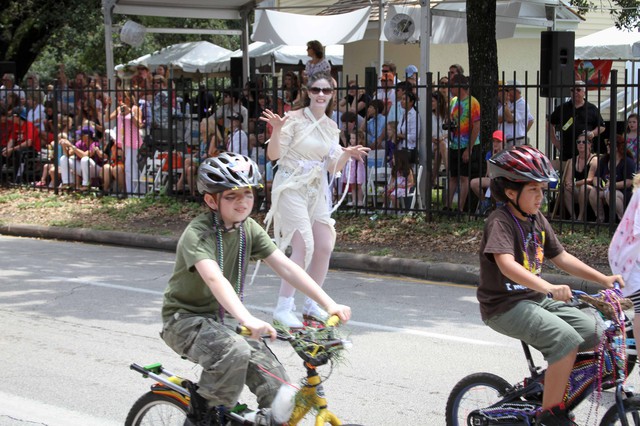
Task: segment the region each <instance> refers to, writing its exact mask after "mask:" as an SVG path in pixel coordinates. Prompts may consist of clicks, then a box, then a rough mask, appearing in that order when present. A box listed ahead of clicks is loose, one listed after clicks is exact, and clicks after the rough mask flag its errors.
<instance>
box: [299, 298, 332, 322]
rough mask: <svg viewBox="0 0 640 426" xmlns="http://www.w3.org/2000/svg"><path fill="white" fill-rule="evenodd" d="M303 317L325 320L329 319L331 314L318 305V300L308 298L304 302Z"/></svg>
mask: <svg viewBox="0 0 640 426" xmlns="http://www.w3.org/2000/svg"><path fill="white" fill-rule="evenodd" d="M302 318H305V319H306V318H309V319H314V320H316V321H320V322H325V321H327V320H328V319H329V314H328V313H327V311H325V310H324V309H322V308H321V307H320V306H318V304H317V303H316V302H314V301H313V300H311V299H309V298H307V300H305V302H304V307H303V308H302Z"/></svg>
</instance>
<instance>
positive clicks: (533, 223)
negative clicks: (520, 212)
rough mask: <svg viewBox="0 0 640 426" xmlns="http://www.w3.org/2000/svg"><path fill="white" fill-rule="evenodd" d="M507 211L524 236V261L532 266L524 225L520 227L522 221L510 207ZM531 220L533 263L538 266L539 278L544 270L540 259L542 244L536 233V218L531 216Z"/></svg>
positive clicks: (536, 271) (537, 273)
mask: <svg viewBox="0 0 640 426" xmlns="http://www.w3.org/2000/svg"><path fill="white" fill-rule="evenodd" d="M507 211H508V212H509V214H510V215H511V217H512V218H513V220H514V221H515V223H516V225H518V229H519V230H520V235H521V236H522V246H523V247H522V248H523V254H524V260H525V262H527V263H528V264H529V265H531V261H530V258H529V243H527V240H526V239H525V237H524V229H522V225H520V221H519V220H518V218H517V217H516V216H515V215H514V214H513V212H512V211H511V209H510V208H509V207H507ZM529 220H530V221H531V240H532V241H533V262H534V264H535V265H536V269H535V272H534V273H535V274H536V275H537V276H540V272H541V270H542V268H541V267H540V259H538V248H540V247H541V244H540V241H538V234H537V233H536V221H535V216H529Z"/></svg>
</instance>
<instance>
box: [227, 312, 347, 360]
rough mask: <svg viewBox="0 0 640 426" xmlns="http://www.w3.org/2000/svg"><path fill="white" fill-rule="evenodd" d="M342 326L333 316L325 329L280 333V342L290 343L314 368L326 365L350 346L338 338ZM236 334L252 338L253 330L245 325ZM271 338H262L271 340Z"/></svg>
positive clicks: (278, 337)
mask: <svg viewBox="0 0 640 426" xmlns="http://www.w3.org/2000/svg"><path fill="white" fill-rule="evenodd" d="M338 325H340V318H339V317H338V316H337V315H332V316H331V317H329V319H328V320H327V321H326V323H325V327H324V328H312V329H301V330H296V331H292V332H286V331H283V332H280V331H279V332H278V333H277V335H276V337H277V339H278V340H282V341H285V342H289V343H290V344H291V346H292V347H293V349H294V350H295V351H296V353H297V354H298V356H300V358H302V359H303V360H304V361H305V362H306V363H308V364H309V365H311V366H313V367H317V366H320V365H324V364H326V363H327V362H329V360H330V359H331V358H332V357H333V355H334V354H335V353H336V352H337V351H339V350H342V349H345V348H347V347H349V346H350V343H351V342H349V341H348V340H344V339H339V338H336V336H335V335H334V329H335V328H336V327H337V326H338ZM236 332H237V333H238V334H240V335H242V336H247V337H248V336H251V330H249V329H248V328H247V327H245V326H243V325H238V327H236ZM269 337H271V336H269V335H267V336H262V338H269Z"/></svg>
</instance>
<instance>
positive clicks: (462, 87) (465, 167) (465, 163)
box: [447, 74, 482, 211]
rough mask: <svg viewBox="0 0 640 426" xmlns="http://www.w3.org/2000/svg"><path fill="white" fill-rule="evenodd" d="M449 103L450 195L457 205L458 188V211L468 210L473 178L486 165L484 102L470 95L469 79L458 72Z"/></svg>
mask: <svg viewBox="0 0 640 426" xmlns="http://www.w3.org/2000/svg"><path fill="white" fill-rule="evenodd" d="M451 93H452V95H453V96H454V98H453V99H451V103H450V104H449V120H450V121H449V129H450V131H451V134H450V136H449V161H448V164H449V197H448V204H447V207H449V208H451V206H452V205H453V197H454V195H455V193H456V190H457V191H458V210H460V211H464V206H465V202H466V201H467V195H468V193H469V178H474V177H479V176H480V174H481V173H480V169H481V168H482V165H481V164H479V163H480V162H481V161H482V159H481V156H482V153H481V146H480V103H479V102H478V100H477V99H476V98H474V97H473V96H471V95H470V94H469V79H468V78H467V77H465V76H464V75H462V74H455V75H454V76H453V77H452V79H451Z"/></svg>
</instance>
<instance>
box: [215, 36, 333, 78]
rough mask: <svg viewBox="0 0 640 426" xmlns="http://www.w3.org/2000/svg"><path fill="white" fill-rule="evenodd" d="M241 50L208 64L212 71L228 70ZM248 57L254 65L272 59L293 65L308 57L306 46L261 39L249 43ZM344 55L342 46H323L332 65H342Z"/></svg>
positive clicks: (304, 61) (306, 59)
mask: <svg viewBox="0 0 640 426" xmlns="http://www.w3.org/2000/svg"><path fill="white" fill-rule="evenodd" d="M242 53H243V52H242V50H241V49H238V50H236V51H235V52H230V53H229V54H228V55H226V56H223V57H220V58H218V59H217V60H215V61H213V62H212V63H211V64H210V66H211V70H212V71H213V72H224V71H229V67H230V63H231V58H241V57H242ZM248 53H249V57H250V58H255V61H256V66H258V67H260V66H263V65H269V64H271V63H272V61H275V63H277V64H291V65H295V64H297V63H299V62H300V61H302V63H303V64H304V63H306V62H307V61H308V60H309V59H310V58H309V56H307V46H306V45H304V46H278V45H274V44H270V43H264V42H262V41H255V42H253V43H251V44H250V45H249V52H248ZM343 57H344V46H342V45H331V46H326V47H325V58H326V59H327V60H328V61H330V62H331V63H332V64H333V65H342V60H343Z"/></svg>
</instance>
